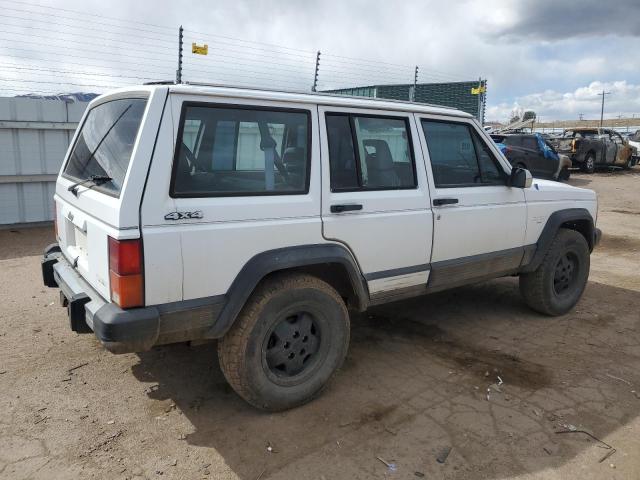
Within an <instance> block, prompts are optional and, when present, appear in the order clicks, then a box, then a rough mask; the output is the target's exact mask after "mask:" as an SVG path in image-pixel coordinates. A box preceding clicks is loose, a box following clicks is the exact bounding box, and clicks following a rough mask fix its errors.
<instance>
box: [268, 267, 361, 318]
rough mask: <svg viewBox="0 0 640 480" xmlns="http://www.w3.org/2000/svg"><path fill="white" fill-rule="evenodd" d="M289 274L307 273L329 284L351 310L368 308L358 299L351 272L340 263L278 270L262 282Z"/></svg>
mask: <svg viewBox="0 0 640 480" xmlns="http://www.w3.org/2000/svg"><path fill="white" fill-rule="evenodd" d="M288 272H292V273H293V272H295V273H306V274H307V275H312V276H314V277H316V278H319V279H320V280H322V281H323V282H326V283H328V284H329V285H331V286H332V287H333V288H335V289H336V291H337V292H338V293H339V294H340V296H341V297H342V298H344V300H345V302H346V304H347V307H348V308H349V309H353V310H358V311H362V310H364V309H365V308H366V300H365V299H361V298H359V297H358V294H357V292H356V290H355V288H354V286H353V284H352V282H351V278H350V277H349V272H348V271H347V269H346V267H345V266H344V265H342V264H340V263H322V264H317V265H304V266H300V267H292V268H286V269H283V270H276V271H274V272H271V273H269V274H268V275H267V276H266V277H265V278H263V279H262V281H264V280H265V279H267V278H269V277H271V276H272V275H282V274H286V273H288Z"/></svg>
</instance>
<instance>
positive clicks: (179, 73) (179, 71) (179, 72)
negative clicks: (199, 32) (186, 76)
mask: <svg viewBox="0 0 640 480" xmlns="http://www.w3.org/2000/svg"><path fill="white" fill-rule="evenodd" d="M183 31H184V30H183V28H182V25H180V28H179V29H178V69H177V70H176V83H182V44H183V41H182V39H183V35H182V33H183Z"/></svg>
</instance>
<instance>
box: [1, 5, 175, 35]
mask: <svg viewBox="0 0 640 480" xmlns="http://www.w3.org/2000/svg"><path fill="white" fill-rule="evenodd" d="M5 9H6V10H15V9H13V8H11V9H9V8H6V7H5ZM24 13H31V14H35V13H37V12H24ZM41 15H45V14H41ZM51 16H52V17H54V18H62V19H64V18H65V17H60V16H58V15H51ZM0 17H4V18H10V19H12V20H24V21H26V22H40V23H46V24H49V25H50V24H52V23H53V24H55V25H59V26H61V27H70V28H82V27H79V26H78V25H73V24H69V23H60V22H57V23H56V22H52V21H51V20H50V19H48V20H43V19H39V18H24V17H16V16H15V15H4V14H0ZM68 20H77V21H82V20H81V19H68ZM93 23H94V24H96V25H104V26H108V27H115V28H122V29H125V30H127V32H128V33H130V31H131V30H137V31H142V32H146V31H147V30H140V29H139V28H134V27H125V26H122V25H110V24H105V23H101V22H93ZM103 31H108V30H103ZM109 33H114V34H116V35H122V34H123V33H124V32H109ZM150 33H156V34H159V33H158V32H150ZM162 35H168V34H162ZM140 38H147V39H150V40H158V41H168V40H167V39H166V38H158V37H146V36H145V37H143V36H142V35H140Z"/></svg>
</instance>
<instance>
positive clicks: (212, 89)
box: [121, 83, 473, 118]
mask: <svg viewBox="0 0 640 480" xmlns="http://www.w3.org/2000/svg"><path fill="white" fill-rule="evenodd" d="M167 87H169V90H170V91H171V92H175V93H181V94H187V95H203V96H212V97H230V98H243V99H254V100H274V101H281V102H292V103H294V102H295V103H313V104H321V105H332V106H339V107H354V108H375V109H378V110H395V111H398V110H400V111H405V112H415V113H430V114H436V115H447V116H455V117H464V118H473V116H472V115H471V114H469V113H466V112H463V111H461V110H457V109H455V108H450V107H443V106H437V105H428V104H424V103H412V102H406V101H399V100H387V99H378V98H368V97H350V96H346V95H335V94H327V93H321V92H318V93H312V92H294V91H277V90H261V89H251V88H240V87H229V86H218V85H204V84H188V83H187V84H168V85H166V84H153V85H145V86H144V89H145V90H147V89H149V90H151V89H158V88H167ZM134 88H135V87H134ZM124 90H127V89H123V90H121V91H124Z"/></svg>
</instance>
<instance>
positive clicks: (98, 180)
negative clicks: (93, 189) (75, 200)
mask: <svg viewBox="0 0 640 480" xmlns="http://www.w3.org/2000/svg"><path fill="white" fill-rule="evenodd" d="M111 180H113V178H111V177H110V176H109V175H90V176H89V177H88V178H85V179H84V180H80V181H79V182H76V183H74V184H73V185H71V186H69V188H67V190H68V191H70V192H73V194H74V195H75V196H78V187H79V186H81V185H86V184H87V183H93V184H94V185H102V184H103V183H106V182H109V181H111Z"/></svg>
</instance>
